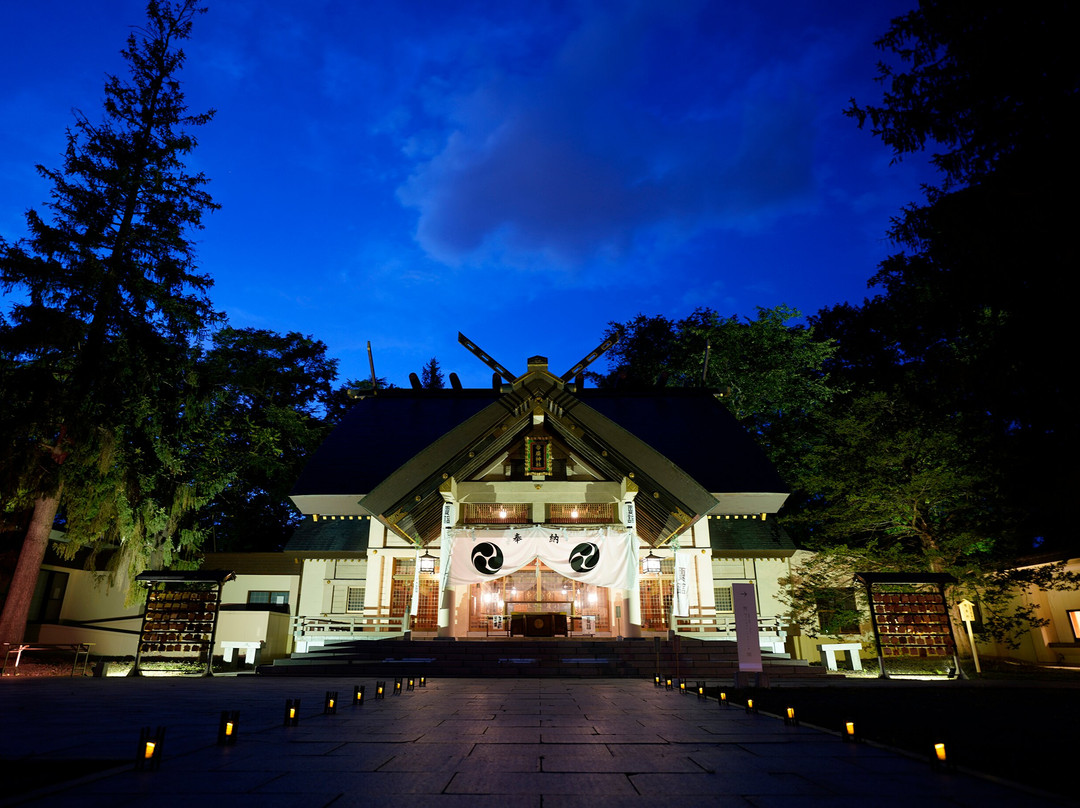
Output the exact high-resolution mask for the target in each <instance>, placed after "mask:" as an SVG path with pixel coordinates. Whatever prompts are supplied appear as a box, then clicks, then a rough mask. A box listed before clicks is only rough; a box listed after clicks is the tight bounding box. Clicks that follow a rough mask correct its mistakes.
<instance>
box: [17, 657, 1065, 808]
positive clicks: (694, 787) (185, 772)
mask: <svg viewBox="0 0 1080 808" xmlns="http://www.w3.org/2000/svg"><path fill="white" fill-rule="evenodd" d="M357 684H363V685H364V686H365V691H366V693H365V701H366V703H365V704H364V705H363V706H362V707H353V706H352V705H351V704H350V703H349V702H350V700H351V695H352V691H353V686H354V685H357ZM389 684H390V686H391V687H392V686H393V681H392V680H391V681H390V682H389ZM374 685H375V682H374V681H357V680H343V679H321V678H288V679H282V678H278V677H274V678H272V679H271V678H261V677H250V676H242V677H215V678H213V679H176V678H171V679H84V680H71V679H24V680H19V681H13V680H11V679H5V680H4V681H3V682H0V727H2V729H0V768H2V769H3V776H0V805H4V806H7V805H35V806H53V805H55V806H71V805H77V806H79V808H95V807H96V806H103V807H104V806H108V808H115V807H116V806H117V805H119V804H129V805H148V806H154V808H170V807H171V806H185V808H190V806H192V805H224V804H229V805H258V806H259V807H260V808H272V807H273V806H290V808H291V807H292V806H299V807H300V808H303V807H305V806H329V805H332V806H334V808H344V807H345V806H381V805H386V806H390V805H393V806H412V805H416V806H431V805H436V806H443V805H445V806H455V805H460V806H469V807H470V808H473V807H474V806H488V805H490V806H498V808H517V806H536V807H537V808H539V807H540V806H543V808H554V807H555V806H588V808H604V807H605V806H623V805H642V806H644V805H648V806H666V805H671V806H680V808H686V807H687V806H696V805H724V806H733V807H734V808H738V806H754V807H755V808H772V806H822V808H824V807H825V806H828V807H829V808H846V807H847V806H850V807H851V808H856V807H857V808H865V806H867V805H873V806H874V807H875V808H890V807H891V806H897V807H899V806H904V808H911V806H912V805H913V804H918V806H919V808H937V806H971V807H972V808H975V807H976V806H978V807H979V808H985V806H1017V808H1020V806H1023V807H1024V808H1028V807H1029V806H1041V805H1065V804H1067V803H1064V802H1061V801H1058V800H1055V799H1052V798H1049V797H1045V796H1039V795H1033V794H1032V793H1030V792H1027V791H1023V790H1021V789H1019V788H1014V787H1012V786H1010V785H1007V784H1003V783H999V782H993V781H991V780H988V779H984V778H981V777H977V776H974V775H969V774H965V773H955V772H953V773H949V772H938V771H935V770H933V769H932V768H931V767H930V765H929V764H928V763H927V762H926V761H925V760H918V759H913V758H910V757H906V756H903V755H900V754H896V753H893V752H889V751H885V750H882V749H879V748H876V747H873V746H870V745H866V744H848V743H843V742H841V741H840V740H839V739H838V738H837V737H836V736H835V735H832V734H829V733H825V732H821V731H817V730H814V729H811V728H807V727H788V726H785V725H784V722H783V721H781V720H780V719H778V718H775V717H772V716H767V715H748V714H746V713H745V711H744V710H743V709H741V708H738V707H734V708H726V709H725V708H721V707H719V705H718V704H717V702H716V701H708V702H702V701H699V700H698V699H697V698H696V696H694V695H680V694H679V693H677V692H668V691H665V690H657V689H656V688H654V687H653V686H652V684H651V683H649V682H641V681H634V680H625V679H617V680H616V679H608V680H551V679H513V680H505V679H503V680H463V679H457V680H442V681H432V682H429V683H428V685H427V687H425V688H418V689H416V690H414V691H412V692H403V693H402V694H401V695H399V696H393V695H387V696H386V698H385V699H383V700H382V701H377V700H375V699H373V697H372V691H373V690H374ZM328 690H336V691H337V692H338V695H339V703H338V711H337V713H336V714H333V715H326V714H324V713H323V701H324V697H325V694H326V692H327V691H328ZM287 698H299V699H300V700H301V709H300V721H299V725H298V726H295V727H285V726H284V725H283V724H284V721H283V718H284V710H285V700H286V699H287ZM222 710H238V711H239V722H238V735H237V741H236V744H235V745H234V746H218V745H217V744H216V738H217V725H218V720H219V716H220V713H221V711H222ZM159 725H160V726H164V727H165V728H166V735H165V739H164V743H163V744H162V749H161V752H162V758H161V762H160V767H159V768H158V769H157V770H156V771H136V770H135V769H134V767H133V765H132V761H133V760H134V757H135V752H136V747H137V746H138V738H139V730H140V728H141V727H143V726H151V727H156V726H159ZM86 759H93V760H97V761H111V762H108V763H105V764H104V767H103V768H102V769H101V770H100V771H96V772H95V773H93V774H90V775H85V776H83V777H81V778H78V779H75V780H69V781H59V778H58V777H57V775H56V773H57V772H63V771H65V761H69V763H68V764H67V765H68V769H67V770H68V771H70V770H71V766H72V764H71V763H70V761H76V760H86ZM42 761H48V763H42ZM52 761H55V768H54V767H53V766H52V765H51V762H52ZM17 771H21V772H24V773H25V772H30V771H36V772H37V773H38V774H39V776H40V777H41V786H42V788H40V789H38V790H36V791H33V792H24V793H21V794H15V795H10V794H6V793H4V791H3V784H4V782H5V781H7V782H10V778H11V777H12V776H13V774H14V773H15V772H17Z"/></svg>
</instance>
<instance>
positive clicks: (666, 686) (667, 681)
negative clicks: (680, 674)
mask: <svg viewBox="0 0 1080 808" xmlns="http://www.w3.org/2000/svg"><path fill="white" fill-rule="evenodd" d="M671 689H672V686H671V677H670V676H668V677H666V678H665V679H664V690H671Z"/></svg>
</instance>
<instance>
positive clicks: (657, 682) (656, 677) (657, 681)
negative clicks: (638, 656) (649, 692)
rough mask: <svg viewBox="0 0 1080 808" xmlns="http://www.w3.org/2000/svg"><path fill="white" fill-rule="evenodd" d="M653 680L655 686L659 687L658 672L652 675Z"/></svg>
mask: <svg viewBox="0 0 1080 808" xmlns="http://www.w3.org/2000/svg"><path fill="white" fill-rule="evenodd" d="M653 682H655V683H656V686H657V687H660V674H659V673H658V674H656V676H655V677H653Z"/></svg>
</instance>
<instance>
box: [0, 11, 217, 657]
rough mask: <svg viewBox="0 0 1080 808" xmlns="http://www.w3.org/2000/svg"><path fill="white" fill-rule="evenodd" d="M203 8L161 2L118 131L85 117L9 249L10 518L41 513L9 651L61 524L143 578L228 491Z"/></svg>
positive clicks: (2, 632)
mask: <svg viewBox="0 0 1080 808" xmlns="http://www.w3.org/2000/svg"><path fill="white" fill-rule="evenodd" d="M202 11H203V9H199V8H197V6H196V3H195V0H177V2H159V1H158V0H151V1H150V2H149V4H148V6H147V23H146V27H145V28H143V29H138V30H136V31H135V32H134V33H132V34H131V35H130V36H129V37H128V40H127V46H126V47H125V48H124V49H123V51H122V54H123V55H124V57H125V58H126V60H127V62H128V67H129V76H128V77H127V79H126V80H122V79H121V78H119V77H116V76H113V77H110V78H109V79H108V81H107V82H106V86H105V102H104V115H103V119H102V120H101V121H100V122H97V123H95V122H92V121H91V120H90V119H89V118H87V117H86V116H85V115H83V114H82V113H81V112H77V113H76V117H75V123H74V126H73V127H72V128H71V129H70V130H69V131H68V138H67V148H66V150H65V153H64V156H63V162H62V168H60V169H47V168H44V167H42V166H38V171H39V173H41V175H42V176H43V177H45V178H47V179H48V180H49V181H51V183H52V192H51V200H50V201H49V202H47V203H45V207H46V208H47V209H48V211H49V214H46V216H43V215H41V214H39V213H38V212H37V211H36V210H30V211H28V213H27V215H26V222H27V227H28V231H29V235H28V236H27V237H26V238H23V239H19V240H18V241H16V242H14V243H8V242H6V241H2V240H0V284H2V288H3V290H4V291H5V292H15V294H14V295H12V298H13V299H15V300H16V301H17V302H16V303H15V304H14V305H12V307H11V309H10V313H9V317H10V321H9V323H6V324H4V327H3V330H2V331H0V390H2V391H3V392H2V394H0V395H2V396H3V402H2V406H0V411H2V412H0V436H2V437H0V440H2V441H3V443H2V444H0V452H2V457H0V459H2V461H3V462H2V464H0V465H2V468H3V471H2V477H0V504H2V506H3V508H4V509H5V510H7V511H16V510H31V509H32V511H33V517H32V519H31V522H30V528H29V530H28V531H27V534H26V538H25V539H24V541H23V546H22V550H21V552H20V556H19V561H18V564H17V567H16V571H15V573H14V578H13V580H12V584H11V588H10V590H9V592H8V595H7V598H6V600H5V604H4V611H3V615H2V617H0V642H5V641H7V642H11V641H18V640H19V639H20V638H21V636H22V633H23V630H24V626H25V622H26V617H27V613H28V609H29V603H30V598H31V596H32V594H33V589H34V584H35V579H36V576H37V571H38V568H39V566H40V564H41V560H42V558H43V557H44V553H45V549H46V547H47V542H48V537H49V533H50V530H51V529H52V528H53V526H54V522H55V520H56V519H57V518H58V513H59V518H60V519H61V521H62V525H63V528H64V530H65V532H66V533H67V536H68V543H67V545H66V547H67V548H68V550H69V551H70V552H74V549H75V548H77V547H79V546H84V545H87V544H92V545H93V544H113V545H117V546H119V547H120V548H121V553H120V554H119V555H120V556H121V557H122V561H121V563H124V564H126V566H127V567H128V568H129V569H130V570H132V571H136V570H138V569H140V568H142V567H144V566H145V565H147V564H149V563H151V562H155V563H169V562H171V561H173V560H174V559H175V558H176V556H177V555H178V554H179V553H181V552H182V550H183V548H184V547H185V546H187V547H189V548H190V547H192V546H194V545H197V543H198V540H199V536H198V534H197V532H193V531H192V530H191V529H190V528H188V527H187V526H186V524H185V516H186V514H188V513H189V512H190V511H191V509H192V508H194V507H196V506H198V505H199V504H201V503H202V502H205V501H206V500H207V499H208V498H209V497H211V496H213V495H214V493H216V491H217V490H219V488H220V486H221V485H223V480H222V479H221V478H220V474H218V475H217V477H215V472H214V469H215V468H216V463H215V460H216V458H215V457H214V452H215V451H216V450H217V449H216V444H215V442H214V441H213V440H212V439H207V436H206V435H204V434H201V433H200V431H199V430H200V429H201V425H202V417H201V413H202V412H203V411H204V410H205V409H206V407H207V403H206V397H205V393H204V392H203V391H202V390H201V389H200V387H199V385H198V378H197V376H196V374H195V372H194V367H193V362H194V355H195V354H194V351H193V345H194V344H195V342H196V340H197V338H198V337H199V336H200V335H201V334H202V333H203V332H204V331H205V330H206V329H207V328H208V327H209V326H210V325H211V324H213V323H214V322H215V321H216V320H217V319H219V316H218V315H217V314H216V313H215V312H214V311H213V309H212V307H211V305H210V301H209V299H208V298H207V294H206V293H207V290H208V289H209V287H210V285H211V281H210V279H209V277H207V276H206V275H203V274H200V273H199V272H198V271H197V269H196V266H195V256H194V251H193V245H192V242H191V241H190V232H191V231H192V230H193V229H199V228H201V227H202V216H203V214H204V213H205V212H207V211H211V210H213V209H215V208H216V207H217V206H216V205H215V204H214V203H213V201H212V200H211V198H210V196H209V194H208V193H207V192H206V190H205V189H204V187H203V186H204V185H205V183H206V179H205V177H203V175H202V174H190V173H188V172H187V171H186V170H185V167H184V165H183V162H182V160H183V157H184V156H185V155H186V154H187V153H188V152H190V151H191V150H192V149H193V148H194V146H195V140H194V138H193V137H192V136H191V134H190V133H189V131H188V130H189V129H190V128H191V127H195V126H199V125H202V124H204V123H206V122H207V121H209V120H210V118H211V117H212V114H213V113H212V112H207V113H203V114H190V113H189V112H188V110H187V108H186V106H185V102H184V95H183V93H182V92H181V90H180V84H179V81H178V79H177V73H178V71H179V70H180V68H181V67H182V65H183V62H184V54H183V52H182V51H181V50H180V49H179V47H178V45H179V43H180V41H182V40H184V39H186V38H187V37H188V36H189V34H190V31H191V26H192V21H193V19H194V17H195V15H196V14H198V13H201V12H202ZM46 217H47V218H46Z"/></svg>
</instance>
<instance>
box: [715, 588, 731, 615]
mask: <svg viewBox="0 0 1080 808" xmlns="http://www.w3.org/2000/svg"><path fill="white" fill-rule="evenodd" d="M713 597H714V598H715V601H714V602H715V603H716V611H718V612H733V611H735V601H734V600H733V599H732V597H731V587H730V586H718V587H716V588H715V589H714V590H713Z"/></svg>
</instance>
